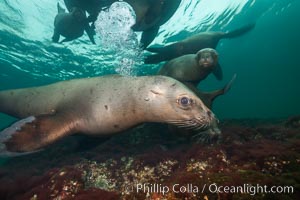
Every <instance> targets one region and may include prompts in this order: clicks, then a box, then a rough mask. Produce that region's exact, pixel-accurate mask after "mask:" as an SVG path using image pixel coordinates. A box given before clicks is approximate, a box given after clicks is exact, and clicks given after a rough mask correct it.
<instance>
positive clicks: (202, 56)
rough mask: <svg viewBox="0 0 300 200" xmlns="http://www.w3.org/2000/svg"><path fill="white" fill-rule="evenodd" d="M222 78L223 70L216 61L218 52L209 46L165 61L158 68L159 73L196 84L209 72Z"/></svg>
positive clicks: (219, 78)
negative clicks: (194, 52) (195, 52)
mask: <svg viewBox="0 0 300 200" xmlns="http://www.w3.org/2000/svg"><path fill="white" fill-rule="evenodd" d="M211 72H212V73H213V74H214V75H215V77H216V78H217V79H218V80H222V78H223V72H222V69H221V67H220V65H219V63H218V53H217V51H216V50H214V49H211V48H205V49H202V50H200V51H198V52H197V54H187V55H183V56H180V57H178V58H174V59H172V60H170V61H169V62H167V63H166V64H165V65H164V66H162V68H161V69H160V70H159V72H158V74H159V75H165V76H170V77H172V78H175V79H176V80H178V81H181V82H191V83H194V84H195V85H196V86H197V85H198V84H199V82H200V81H201V80H204V79H205V78H206V77H207V76H208V75H209V74H210V73H211Z"/></svg>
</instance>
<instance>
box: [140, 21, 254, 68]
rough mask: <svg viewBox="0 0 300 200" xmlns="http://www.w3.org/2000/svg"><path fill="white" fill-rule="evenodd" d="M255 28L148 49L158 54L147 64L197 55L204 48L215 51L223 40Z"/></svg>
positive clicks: (214, 33) (148, 59)
mask: <svg viewBox="0 0 300 200" xmlns="http://www.w3.org/2000/svg"><path fill="white" fill-rule="evenodd" d="M254 26H255V25H254V24H250V25H247V26H245V27H242V28H240V29H237V30H234V31H230V32H203V33H199V34H197V35H193V36H191V37H188V38H186V39H184V40H181V41H179V42H176V43H173V44H170V45H167V46H164V47H160V48H147V50H148V51H150V52H153V53H156V54H153V55H149V56H147V57H146V58H145V63H146V64H155V63H159V62H162V61H166V60H171V59H173V58H177V57H179V56H182V55H186V54H195V53H197V51H199V50H201V49H204V48H212V49H215V48H216V47H217V45H218V42H219V41H220V40H221V39H225V38H234V37H238V36H241V35H243V34H245V33H247V32H248V31H250V30H252V29H253V28H254Z"/></svg>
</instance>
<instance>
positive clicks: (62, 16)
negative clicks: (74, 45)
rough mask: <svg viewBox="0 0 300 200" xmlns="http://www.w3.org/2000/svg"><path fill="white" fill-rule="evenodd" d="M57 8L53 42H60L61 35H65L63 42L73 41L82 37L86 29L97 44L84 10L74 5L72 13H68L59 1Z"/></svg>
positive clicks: (92, 40)
mask: <svg viewBox="0 0 300 200" xmlns="http://www.w3.org/2000/svg"><path fill="white" fill-rule="evenodd" d="M57 10H58V14H57V15H56V17H55V19H54V34H53V36H52V41H53V42H59V37H60V35H62V36H64V37H65V39H64V40H62V41H61V42H67V41H71V40H74V39H77V38H79V37H81V36H82V35H83V33H84V31H86V33H87V34H88V36H89V39H90V40H91V42H92V43H93V44H95V40H94V36H93V31H92V29H91V27H90V25H89V23H88V21H87V17H86V15H85V12H84V11H83V10H81V9H80V8H77V7H73V8H72V10H71V11H70V13H66V12H65V10H64V9H63V8H61V7H60V5H59V3H57Z"/></svg>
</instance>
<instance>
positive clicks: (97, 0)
mask: <svg viewBox="0 0 300 200" xmlns="http://www.w3.org/2000/svg"><path fill="white" fill-rule="evenodd" d="M117 1H118V0H64V2H65V5H66V7H67V9H68V10H69V12H71V10H72V9H73V8H74V7H77V8H80V9H82V10H84V11H86V12H87V13H88V14H89V16H88V21H89V22H95V21H96V20H97V17H98V14H99V12H100V11H101V10H105V9H107V8H109V7H110V6H111V4H113V3H114V2H117Z"/></svg>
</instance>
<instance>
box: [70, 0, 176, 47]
mask: <svg viewBox="0 0 300 200" xmlns="http://www.w3.org/2000/svg"><path fill="white" fill-rule="evenodd" d="M64 2H65V5H66V7H67V8H68V10H69V11H71V10H72V8H73V7H78V8H80V9H82V10H84V11H87V12H88V13H89V16H88V21H89V22H92V23H94V22H95V21H96V20H97V17H98V14H99V12H100V11H101V10H104V9H106V8H108V7H110V6H111V4H113V3H115V2H119V1H118V0H64ZM123 2H126V3H128V4H129V5H130V6H131V7H132V8H133V10H134V12H135V15H136V23H135V24H134V25H133V26H132V30H133V31H142V32H143V33H142V36H141V41H140V43H141V46H142V48H143V49H144V48H146V47H147V46H148V45H149V44H150V43H151V42H152V41H153V40H154V38H155V37H156V35H157V33H158V30H159V27H160V26H161V25H163V24H164V23H166V22H167V21H168V20H169V19H170V18H171V17H172V16H173V14H174V13H175V11H176V10H177V8H178V7H179V5H180V3H181V0H123ZM92 27H94V25H92Z"/></svg>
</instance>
